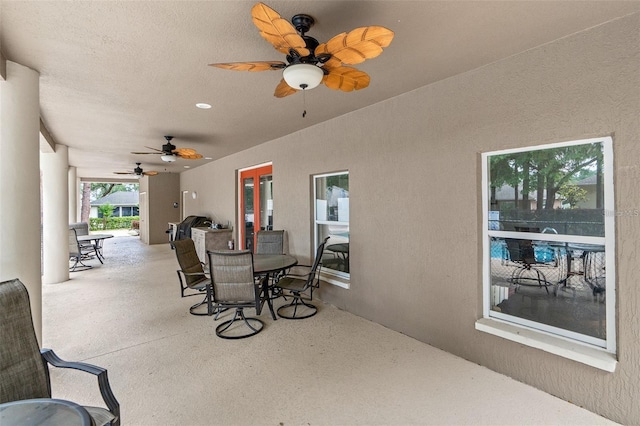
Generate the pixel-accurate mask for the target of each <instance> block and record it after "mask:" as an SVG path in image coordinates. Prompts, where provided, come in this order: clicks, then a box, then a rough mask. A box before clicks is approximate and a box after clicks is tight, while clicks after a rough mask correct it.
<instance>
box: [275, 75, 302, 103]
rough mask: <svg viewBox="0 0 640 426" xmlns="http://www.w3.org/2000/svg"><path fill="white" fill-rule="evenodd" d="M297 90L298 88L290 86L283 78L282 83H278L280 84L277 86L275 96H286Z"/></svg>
mask: <svg viewBox="0 0 640 426" xmlns="http://www.w3.org/2000/svg"><path fill="white" fill-rule="evenodd" d="M296 92H298V90H296V89H294V88H293V87H291V86H289V85H288V84H287V82H286V81H284V78H283V79H282V80H280V83H278V86H276V91H275V93H274V94H273V96H275V97H276V98H284V97H285V96H289V95H293V94H294V93H296Z"/></svg>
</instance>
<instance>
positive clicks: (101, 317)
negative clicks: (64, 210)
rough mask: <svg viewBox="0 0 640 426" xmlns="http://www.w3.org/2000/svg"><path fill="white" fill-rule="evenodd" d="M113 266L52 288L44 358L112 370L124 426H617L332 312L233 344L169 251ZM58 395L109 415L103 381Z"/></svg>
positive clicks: (79, 383) (77, 384)
mask: <svg viewBox="0 0 640 426" xmlns="http://www.w3.org/2000/svg"><path fill="white" fill-rule="evenodd" d="M104 255H105V256H106V261H105V264H104V265H100V264H99V263H98V262H97V261H96V260H94V261H90V262H89V263H90V264H91V265H93V266H94V268H92V269H90V270H87V271H82V272H75V273H72V274H71V279H70V280H69V281H67V282H64V283H59V284H49V285H44V286H43V341H44V342H43V346H45V347H50V348H53V349H54V350H55V351H56V352H57V354H58V355H59V356H60V357H62V358H63V359H67V360H75V361H85V362H89V363H93V364H97V365H101V366H103V367H105V368H107V369H108V370H109V378H110V381H111V386H112V388H113V391H114V393H115V395H116V397H117V398H118V400H119V402H120V404H121V411H122V424H123V425H152V424H153V425H193V426H195V425H213V424H220V425H274V426H278V425H611V424H615V423H613V422H610V421H608V420H607V419H604V418H603V417H600V416H598V415H596V414H593V413H591V412H589V411H586V410H584V409H582V408H580V407H577V406H575V405H572V404H571V403H569V402H566V401H563V400H560V399H558V398H555V397H553V396H551V395H549V394H546V393H544V392H542V391H539V390H537V389H534V388H532V387H530V386H528V385H525V384H522V383H519V382H517V381H515V380H512V379H510V378H508V377H506V376H503V375H500V374H498V373H495V372H493V371H490V370H488V369H486V368H484V367H481V366H478V365H476V364H473V363H471V362H468V361H465V360H463V359H461V358H458V357H455V356H453V355H451V354H448V353H446V352H443V351H441V350H438V349H435V348H433V347H431V346H429V345H426V344H424V343H421V342H419V341H417V340H414V339H412V338H410V337H407V336H405V335H402V334H400V333H397V332H395V331H392V330H389V329H387V328H385V327H383V326H381V325H378V324H375V323H372V322H370V321H367V320H365V319H362V318H360V317H357V316H354V315H352V314H349V313H347V312H344V311H340V310H338V309H337V308H335V307H333V306H330V305H326V304H323V303H322V302H321V301H319V300H314V303H315V304H316V305H318V307H319V312H318V314H317V315H316V316H314V317H312V318H309V319H306V320H301V321H290V320H285V319H278V320H277V321H273V320H272V319H271V317H270V315H269V314H268V311H267V312H263V313H262V315H261V317H260V318H261V319H262V320H263V321H264V322H265V324H266V325H265V328H264V330H263V331H262V332H261V333H260V334H258V335H256V336H254V337H251V338H249V339H244V340H239V341H228V340H222V339H220V338H217V337H216V335H215V325H216V324H217V322H215V321H214V320H213V318H212V317H197V316H193V315H190V314H189V313H188V308H189V306H191V305H192V304H193V303H195V302H196V301H197V299H196V297H188V298H180V293H179V286H178V277H177V275H176V272H175V271H176V268H177V261H176V259H175V255H174V252H173V251H172V250H171V249H170V248H169V245H168V244H160V245H153V246H146V245H144V244H142V243H141V242H140V240H139V238H138V237H135V236H117V237H115V238H112V239H110V240H107V241H105V244H104ZM247 313H248V314H249V315H252V314H253V313H254V311H253V310H249V311H248V312H247ZM399 314H400V313H399ZM227 315H228V314H227ZM52 386H53V396H54V397H56V398H64V399H70V400H73V401H76V402H79V403H82V404H85V405H92V404H93V405H100V404H101V398H100V396H99V393H98V388H97V385H96V382H95V379H94V378H93V377H88V378H86V377H83V376H82V375H81V374H80V373H77V372H73V371H67V370H62V369H61V370H55V369H53V370H52Z"/></svg>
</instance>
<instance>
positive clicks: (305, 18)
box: [291, 13, 316, 35]
mask: <svg viewBox="0 0 640 426" xmlns="http://www.w3.org/2000/svg"><path fill="white" fill-rule="evenodd" d="M315 22H316V21H315V20H314V19H313V18H312V17H311V16H309V15H307V14H304V13H300V14H298V15H295V16H294V17H293V18H291V23H292V24H293V26H294V27H295V29H296V30H297V31H298V32H299V33H300V34H301V35H304V34H305V33H306V32H308V31H309V29H310V28H311V27H313V24H315Z"/></svg>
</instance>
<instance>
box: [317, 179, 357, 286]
mask: <svg viewBox="0 0 640 426" xmlns="http://www.w3.org/2000/svg"><path fill="white" fill-rule="evenodd" d="M348 174H349V171H348V170H342V171H338V172H331V173H320V174H317V175H313V176H312V179H313V241H314V247H318V245H319V244H320V241H319V239H318V225H349V223H350V222H338V221H330V220H316V217H318V214H317V205H316V202H315V200H316V193H317V188H316V179H318V178H323V177H329V176H339V175H348ZM349 220H351V219H349ZM349 240H351V236H349ZM320 279H322V281H324V282H326V283H328V284H333V285H335V286H338V287H342V288H344V289H349V287H350V282H351V273H346V272H340V271H334V270H328V269H320Z"/></svg>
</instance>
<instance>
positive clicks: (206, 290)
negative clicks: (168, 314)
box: [170, 238, 216, 315]
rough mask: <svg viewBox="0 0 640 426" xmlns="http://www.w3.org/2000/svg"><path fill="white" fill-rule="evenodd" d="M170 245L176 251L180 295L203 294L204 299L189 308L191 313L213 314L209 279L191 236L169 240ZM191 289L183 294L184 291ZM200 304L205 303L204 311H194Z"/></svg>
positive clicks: (213, 308) (214, 310)
mask: <svg viewBox="0 0 640 426" xmlns="http://www.w3.org/2000/svg"><path fill="white" fill-rule="evenodd" d="M170 244H171V247H172V248H173V249H174V251H175V253H176V258H177V259H178V264H179V265H180V269H178V270H176V273H177V274H178V281H179V283H180V295H181V297H187V296H198V295H202V294H204V299H203V300H202V302H200V303H196V304H195V305H193V306H191V307H190V308H189V313H191V314H192V315H213V314H214V313H216V309H215V307H214V305H213V300H212V293H211V292H212V289H211V279H210V278H209V277H208V276H207V275H206V273H205V271H204V265H203V264H202V262H200V258H199V257H198V253H197V252H196V245H195V244H194V242H193V240H192V239H191V238H184V239H181V240H175V241H171V243H170ZM188 290H192V292H189V293H187V294H185V291H188ZM202 305H206V307H207V310H206V312H200V311H196V309H197V308H199V307H200V306H202Z"/></svg>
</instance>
